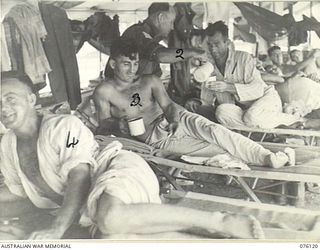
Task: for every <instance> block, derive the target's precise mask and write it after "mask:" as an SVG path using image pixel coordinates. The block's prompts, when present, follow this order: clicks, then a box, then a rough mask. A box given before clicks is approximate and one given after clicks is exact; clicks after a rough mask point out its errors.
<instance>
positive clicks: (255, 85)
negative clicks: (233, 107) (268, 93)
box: [206, 53, 265, 102]
mask: <svg viewBox="0 0 320 250" xmlns="http://www.w3.org/2000/svg"><path fill="white" fill-rule="evenodd" d="M241 56H242V57H240V58H239V60H238V61H237V62H234V65H235V66H233V67H234V69H235V72H233V73H235V74H239V75H241V78H242V81H241V82H237V81H233V82H226V81H215V82H209V83H207V84H206V87H208V88H209V89H211V90H214V91H217V92H229V93H231V94H234V95H236V96H237V97H238V98H239V101H242V102H244V101H253V100H256V99H258V98H260V97H262V96H263V94H264V87H265V83H264V82H263V80H262V78H261V75H260V72H259V71H258V70H257V69H256V67H255V64H254V61H253V58H252V57H251V56H250V55H249V54H247V53H246V54H242V55H241ZM232 71H233V70H232ZM233 73H231V74H233ZM228 78H230V79H233V76H231V75H229V76H227V79H228Z"/></svg>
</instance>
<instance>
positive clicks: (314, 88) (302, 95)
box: [261, 46, 320, 129]
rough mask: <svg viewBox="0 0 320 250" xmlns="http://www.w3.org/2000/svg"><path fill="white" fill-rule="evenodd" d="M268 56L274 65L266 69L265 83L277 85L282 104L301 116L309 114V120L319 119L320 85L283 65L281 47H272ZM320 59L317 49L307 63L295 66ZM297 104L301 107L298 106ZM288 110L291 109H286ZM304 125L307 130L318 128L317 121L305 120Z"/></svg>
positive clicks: (264, 74) (319, 52)
mask: <svg viewBox="0 0 320 250" xmlns="http://www.w3.org/2000/svg"><path fill="white" fill-rule="evenodd" d="M268 54H269V56H270V59H271V61H272V62H273V65H271V66H268V67H266V71H267V72H264V73H262V74H261V76H262V78H263V79H264V80H265V82H266V83H267V84H269V85H275V88H276V90H277V91H278V93H279V95H280V97H281V100H282V102H283V103H286V104H287V105H286V106H287V107H290V106H294V109H295V110H296V112H297V113H301V116H305V115H306V114H308V115H307V117H308V118H315V119H319V118H320V115H319V114H320V98H319V96H320V84H319V83H317V82H315V81H313V80H311V79H309V78H308V77H301V76H299V75H298V74H294V71H289V70H288V67H287V66H285V65H284V64H283V55H282V52H281V49H280V47H278V46H273V47H271V48H270V49H269V50H268ZM319 57H320V50H319V49H315V50H313V51H312V53H311V54H310V56H309V57H308V58H307V59H306V60H305V61H303V62H301V63H300V64H296V65H294V66H299V65H300V66H301V65H303V64H304V63H306V62H308V61H309V62H310V61H314V60H316V58H319ZM290 67H292V65H289V69H290ZM295 73H297V72H295ZM295 103H298V104H299V105H298V106H297V105H296V104H295ZM286 110H290V109H288V108H286ZM286 112H287V111H286ZM304 123H305V124H306V126H305V127H306V128H314V129H316V128H317V127H318V126H317V125H316V123H317V121H316V120H305V121H304Z"/></svg>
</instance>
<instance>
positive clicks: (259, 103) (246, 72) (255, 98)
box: [205, 21, 299, 128]
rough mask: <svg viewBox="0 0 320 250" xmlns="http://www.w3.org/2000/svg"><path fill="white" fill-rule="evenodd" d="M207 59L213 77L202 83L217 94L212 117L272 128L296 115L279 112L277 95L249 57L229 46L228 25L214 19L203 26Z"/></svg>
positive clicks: (233, 123)
mask: <svg viewBox="0 0 320 250" xmlns="http://www.w3.org/2000/svg"><path fill="white" fill-rule="evenodd" d="M205 33H206V39H207V46H208V51H209V53H208V61H209V62H211V63H212V64H213V65H214V69H215V70H214V74H215V75H216V77H217V81H212V82H208V83H207V84H206V87H207V88H208V89H210V90H212V91H214V94H215V95H216V97H217V102H218V105H219V106H218V107H217V109H216V113H215V114H216V118H217V120H218V121H219V122H220V123H221V124H223V125H228V126H249V127H260V128H275V127H277V126H279V125H291V124H293V123H295V122H297V121H298V120H299V117H296V116H292V115H289V114H284V113H282V103H281V99H280V97H279V95H278V93H277V91H276V90H275V89H274V87H273V86H267V85H266V84H265V82H264V81H263V80H262V79H261V75H260V73H259V71H258V70H257V69H256V67H255V64H254V60H253V57H252V56H251V55H250V54H248V53H246V52H243V51H234V50H232V49H230V48H229V46H228V45H229V41H228V27H227V26H226V25H225V24H224V23H223V22H222V21H218V22H216V23H214V24H209V26H208V27H207V29H206V30H205Z"/></svg>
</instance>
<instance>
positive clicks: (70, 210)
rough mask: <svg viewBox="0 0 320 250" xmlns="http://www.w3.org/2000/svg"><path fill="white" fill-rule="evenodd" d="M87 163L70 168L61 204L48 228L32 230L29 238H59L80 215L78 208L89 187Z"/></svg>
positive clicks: (82, 202)
mask: <svg viewBox="0 0 320 250" xmlns="http://www.w3.org/2000/svg"><path fill="white" fill-rule="evenodd" d="M89 171H90V170H89V166H88V164H79V165H78V166H77V167H75V168H73V169H71V170H70V172H69V175H68V181H67V187H66V192H65V196H64V199H63V204H62V206H61V208H60V209H59V211H58V214H57V216H56V218H55V220H54V221H53V223H52V225H51V227H50V228H48V229H44V230H41V231H36V232H33V233H32V234H31V235H30V237H29V239H31V240H40V239H60V238H61V237H62V236H63V234H64V233H65V231H66V230H67V229H68V228H69V227H70V226H71V225H72V223H73V222H74V221H75V219H76V218H78V217H79V216H80V209H81V207H82V205H83V204H84V203H85V201H86V198H87V196H88V193H89V189H90V173H89Z"/></svg>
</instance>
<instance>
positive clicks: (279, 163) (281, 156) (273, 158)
mask: <svg viewBox="0 0 320 250" xmlns="http://www.w3.org/2000/svg"><path fill="white" fill-rule="evenodd" d="M288 161H289V157H288V156H287V155H286V154H285V153H283V152H277V153H272V154H269V155H267V156H266V158H265V164H266V165H267V166H271V167H272V168H281V167H283V166H284V165H286V163H287V162H288Z"/></svg>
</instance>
